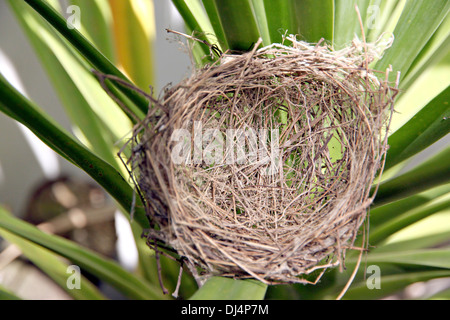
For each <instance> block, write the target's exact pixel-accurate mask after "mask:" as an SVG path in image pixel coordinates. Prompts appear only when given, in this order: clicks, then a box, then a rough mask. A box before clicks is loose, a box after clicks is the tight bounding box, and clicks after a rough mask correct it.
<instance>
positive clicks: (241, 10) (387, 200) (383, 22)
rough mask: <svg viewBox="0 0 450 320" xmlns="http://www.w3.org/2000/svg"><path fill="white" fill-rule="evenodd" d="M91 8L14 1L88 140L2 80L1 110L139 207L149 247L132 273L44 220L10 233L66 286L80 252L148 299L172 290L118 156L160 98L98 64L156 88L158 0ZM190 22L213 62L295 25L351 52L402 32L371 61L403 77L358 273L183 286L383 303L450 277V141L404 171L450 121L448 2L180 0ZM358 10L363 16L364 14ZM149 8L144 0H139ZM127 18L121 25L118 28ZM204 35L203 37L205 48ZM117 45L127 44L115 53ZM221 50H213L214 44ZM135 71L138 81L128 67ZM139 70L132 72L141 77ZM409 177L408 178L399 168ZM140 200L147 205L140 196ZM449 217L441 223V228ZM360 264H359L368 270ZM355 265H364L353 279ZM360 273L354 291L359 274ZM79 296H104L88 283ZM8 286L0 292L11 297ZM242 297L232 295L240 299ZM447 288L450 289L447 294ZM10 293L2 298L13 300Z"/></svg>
mask: <svg viewBox="0 0 450 320" xmlns="http://www.w3.org/2000/svg"><path fill="white" fill-rule="evenodd" d="M69 2H70V3H71V4H73V5H76V6H78V8H81V12H83V14H84V13H86V16H85V17H84V18H83V20H82V22H83V25H82V27H83V28H82V29H81V32H80V31H78V30H76V29H73V28H68V25H67V21H66V19H64V18H63V17H62V16H61V14H60V13H61V12H62V10H61V8H60V7H59V5H58V3H57V1H50V0H47V1H45V0H20V1H17V0H10V1H9V4H10V5H11V7H12V8H13V10H14V12H15V13H16V16H17V18H18V19H19V21H20V22H21V24H22V26H23V28H24V31H25V32H26V33H27V35H28V36H29V39H30V41H31V43H32V44H33V46H34V48H35V49H36V52H37V54H38V55H39V57H40V58H41V61H42V63H43V65H44V66H45V68H46V69H47V71H48V74H49V76H50V78H51V79H52V81H53V83H54V85H55V89H56V91H57V92H58V93H59V95H60V98H61V100H62V102H63V104H64V106H65V107H66V108H67V112H68V115H69V116H70V118H71V120H72V121H73V124H74V126H75V127H76V128H77V132H81V133H82V134H81V135H79V136H78V137H79V140H78V139H76V138H74V137H73V136H72V134H70V133H68V132H66V131H65V130H63V129H61V127H60V126H59V125H58V124H57V123H55V122H54V121H53V120H52V119H50V118H49V116H48V115H46V114H44V113H43V112H42V111H41V110H40V109H39V107H38V106H36V105H35V104H34V103H33V102H32V101H30V100H28V99H27V98H25V97H24V96H22V95H21V94H20V93H18V92H17V90H16V89H14V88H13V87H12V86H11V85H10V84H9V83H8V82H7V81H6V80H5V79H4V78H3V77H0V93H1V94H0V110H1V111H2V112H4V113H5V114H6V115H8V116H10V117H11V118H13V119H15V120H17V121H19V122H20V123H22V124H24V125H25V126H27V127H28V128H29V129H30V130H31V131H33V132H34V133H35V134H36V135H37V136H38V137H39V138H40V139H41V140H42V141H44V142H45V143H46V144H47V145H49V146H50V147H51V148H52V149H53V150H55V151H56V152H57V153H59V154H60V155H61V156H63V157H64V158H65V159H67V160H68V161H70V162H71V163H73V164H74V165H76V166H78V167H79V168H81V169H82V170H84V171H85V172H87V173H88V174H89V175H90V176H91V177H92V178H93V179H94V180H95V181H97V182H98V183H99V184H100V185H101V186H102V187H103V188H104V189H105V190H106V191H107V192H108V193H109V194H110V195H111V196H112V197H113V198H114V199H115V200H116V202H117V204H118V206H119V207H120V208H121V209H122V211H123V212H124V213H130V211H131V208H135V212H134V213H133V220H132V222H131V225H132V229H133V230H134V234H135V240H136V243H137V248H138V250H139V253H140V260H139V261H140V267H141V268H140V271H139V272H137V273H130V272H127V271H125V270H123V269H122V268H121V267H119V266H118V265H117V264H116V263H115V262H113V261H110V260H108V259H105V258H102V257H100V256H99V255H98V254H95V253H93V252H91V251H89V250H87V249H84V248H81V247H79V246H77V245H75V244H73V243H71V242H69V241H67V240H64V239H61V238H59V237H57V236H51V235H48V234H45V233H43V232H41V231H39V230H38V229H36V228H35V227H33V226H31V225H29V224H27V223H25V222H23V221H20V220H19V219H17V218H14V217H13V216H11V215H9V214H8V213H7V212H6V211H5V210H4V209H0V235H1V236H2V237H4V238H5V239H7V240H8V241H10V242H11V243H14V244H16V245H17V246H19V247H20V248H21V250H22V252H23V253H24V254H25V255H26V256H27V257H28V258H29V259H30V260H32V261H33V262H34V263H35V264H36V265H37V266H38V267H39V268H41V269H42V270H43V271H44V272H46V273H47V274H48V275H49V276H50V277H52V278H53V279H54V280H55V281H56V282H57V283H59V284H60V285H61V286H62V287H63V288H65V289H66V288H67V286H66V278H65V277H66V276H67V275H66V274H65V272H66V269H67V264H66V263H64V262H61V261H60V260H58V259H57V256H63V257H66V258H68V259H69V260H70V261H72V263H74V264H77V265H79V266H80V267H81V268H82V269H85V270H87V271H89V272H91V273H93V274H95V275H97V276H98V277H99V278H101V279H103V280H104V281H107V282H109V283H111V284H112V285H113V286H115V287H116V288H117V289H118V290H120V291H121V292H122V293H124V294H125V295H126V296H128V297H131V298H137V299H158V298H167V296H163V295H162V293H161V290H160V288H159V284H158V276H157V273H158V272H157V270H156V269H157V268H156V267H155V263H154V262H155V261H154V257H152V258H149V255H150V254H149V252H148V248H146V247H145V245H144V241H143V240H142V239H140V234H141V232H142V229H145V228H149V224H148V221H147V219H146V217H145V212H144V211H143V209H142V204H141V203H140V202H139V198H136V197H134V191H133V188H132V185H131V183H129V182H127V181H129V179H128V178H127V171H126V168H125V166H124V165H123V164H122V162H121V161H119V159H118V158H117V157H116V156H115V154H116V153H117V151H118V148H119V147H117V146H116V142H117V141H119V140H120V139H121V138H122V137H123V136H124V135H125V134H127V133H129V132H130V130H131V128H132V126H133V124H135V123H136V122H138V121H139V120H140V119H143V117H144V116H145V114H146V112H147V108H148V101H146V100H145V99H144V98H143V95H139V94H136V92H135V91H133V90H130V89H129V88H128V87H125V86H121V85H119V83H118V82H109V81H106V82H105V84H104V85H105V86H106V87H107V89H108V91H110V92H113V93H114V95H115V97H116V100H112V99H111V98H110V97H108V95H107V94H106V93H105V90H104V88H102V86H101V85H100V84H99V82H98V81H97V79H96V78H95V76H94V75H93V73H92V72H91V69H96V70H99V71H100V72H103V73H106V74H111V75H114V76H115V77H118V78H120V79H122V80H124V81H130V82H131V81H133V82H134V83H135V84H136V85H137V86H139V87H141V88H142V90H146V88H147V86H148V85H149V84H153V81H154V80H153V76H152V69H151V68H152V66H151V65H149V64H148V61H149V58H150V57H153V55H152V47H151V45H149V43H151V38H152V32H153V31H152V27H151V26H152V21H153V20H152V19H153V17H152V16H151V2H150V1H146V0H142V1H137V0H134V1H133V0H130V1H128V0H127V1H125V0H111V1H109V2H107V1H106V0H94V1H92V0H90V1H86V0H84V1H83V0H71V1H69ZM172 2H173V4H174V5H175V6H176V8H177V9H178V11H179V12H180V13H181V15H182V17H183V18H184V21H185V23H186V30H187V32H186V33H187V34H192V35H193V36H195V37H196V38H198V39H199V40H200V42H197V43H194V44H193V46H192V52H193V57H194V58H195V62H196V64H197V65H198V66H202V65H204V64H206V63H208V62H210V60H211V59H214V55H211V45H212V44H214V45H215V46H216V47H217V48H218V49H219V50H220V51H222V52H225V51H227V50H232V51H233V52H241V51H246V50H249V49H250V48H252V45H253V44H254V43H255V42H257V40H258V38H262V41H263V44H265V45H269V44H271V43H275V42H281V41H282V39H283V38H282V36H283V34H284V33H285V32H289V33H293V34H298V35H299V37H300V38H301V39H302V40H305V41H308V42H311V43H316V42H318V41H320V40H321V39H322V38H323V39H324V40H325V41H327V42H328V43H329V44H331V45H333V46H334V47H335V48H340V47H342V46H344V45H346V44H347V43H349V42H350V41H352V39H353V37H354V35H355V34H356V35H357V36H358V37H360V38H362V37H363V36H364V37H365V38H366V40H367V41H374V40H376V39H378V38H379V37H380V36H383V34H385V33H386V34H390V33H392V34H393V35H394V37H395V41H394V43H393V45H392V47H391V48H389V49H388V50H387V52H386V53H385V54H384V56H383V57H382V58H381V59H380V60H378V61H374V62H373V65H372V67H373V68H374V69H377V70H386V69H387V68H389V67H390V66H392V69H393V70H394V71H400V72H401V78H400V89H401V92H400V94H399V95H398V96H397V99H396V103H395V109H396V113H395V115H394V117H393V122H392V126H391V132H390V133H389V140H388V141H389V145H390V149H389V151H388V154H387V158H386V164H385V171H384V173H383V175H382V177H381V179H382V183H381V184H380V186H379V189H378V192H377V197H376V199H375V202H374V204H373V206H372V208H371V212H370V234H369V243H370V248H371V250H370V252H369V253H367V254H366V255H365V256H364V259H363V263H362V264H360V259H358V256H357V255H356V254H349V255H348V256H347V259H346V271H341V272H340V271H339V270H337V269H333V270H329V271H327V273H326V274H325V275H324V276H323V277H322V280H321V282H320V283H319V284H318V285H316V286H296V285H289V286H287V285H285V286H271V287H268V288H267V286H266V285H263V284H261V283H259V282H257V281H252V280H250V281H236V280H232V279H226V278H212V279H210V280H209V281H208V282H207V283H206V284H205V285H204V286H203V287H202V288H201V289H200V290H197V291H196V287H195V285H194V284H193V282H192V279H190V278H185V279H183V281H182V286H181V290H182V291H181V292H182V296H184V297H191V296H192V293H193V292H195V291H196V292H195V294H194V295H193V296H192V298H197V299H202V298H212V299H214V298H229V299H233V298H234V299H239V298H246V299H248V298H255V299H261V298H263V297H264V296H265V295H266V296H267V297H269V298H286V299H295V298H310V299H323V298H336V297H338V296H339V297H340V296H341V295H340V293H341V292H343V290H344V291H345V292H346V294H345V295H344V297H345V298H381V297H384V296H386V295H388V294H391V293H393V292H395V291H397V290H400V289H402V288H405V287H406V286H407V285H409V284H411V283H414V282H417V281H426V280H429V279H435V278H440V277H450V250H449V248H448V247H446V246H445V245H442V244H445V243H446V242H447V241H448V240H449V237H448V234H449V231H450V230H449V229H448V226H449V225H450V224H448V207H449V201H450V200H449V194H450V184H449V182H450V162H449V161H448V159H449V158H450V155H449V152H450V151H449V149H448V148H445V149H444V150H442V151H440V152H439V153H437V154H435V155H433V156H431V157H429V158H428V159H426V160H425V161H423V162H422V163H420V164H419V165H417V166H416V167H414V168H412V169H409V170H407V171H406V172H402V171H401V170H402V169H403V168H404V167H405V166H406V165H407V164H408V161H409V160H410V159H411V158H412V157H413V156H414V155H416V154H418V153H419V152H420V151H422V150H425V149H426V148H427V147H429V146H431V145H432V144H433V143H435V142H436V141H438V140H439V139H441V138H442V137H444V136H445V135H446V134H447V133H448V132H449V129H450V125H449V121H448V116H449V113H450V108H449V106H448V100H449V88H448V85H449V82H450V79H449V77H448V66H449V63H450V60H449V54H448V52H449V50H448V49H449V46H450V19H449V17H448V11H449V9H450V3H449V2H448V1H446V0H434V1H426V0H418V1H411V0H410V1H406V0H385V1H377V0H355V1H346V0H341V1H339V0H323V1H313V0H280V1H275V0H203V1H200V0H173V1H172ZM355 4H356V5H357V7H358V8H359V12H360V16H361V20H362V28H361V21H360V20H359V17H358V15H357V14H356V11H355ZM139 5H141V6H139ZM112 17H114V21H115V26H116V27H115V28H114V27H113V24H112ZM201 41H204V43H202V42H201ZM114 43H115V44H116V45H117V46H118V47H117V48H118V49H116V48H115V47H114ZM205 43H207V44H209V45H207V44H205ZM117 66H119V67H117ZM120 70H125V71H126V74H127V76H125V75H124V72H122V71H120ZM129 78H130V79H131V80H129ZM399 172H400V173H399ZM135 201H136V203H135ZM437 226H439V227H437ZM161 263H163V264H164V267H165V268H163V274H164V276H165V278H166V279H165V281H166V282H169V284H170V285H172V287H173V288H172V289H174V286H175V283H176V282H177V278H178V268H177V266H176V264H174V263H172V262H171V261H161ZM355 266H359V268H355ZM367 266H376V267H378V268H379V270H381V278H380V283H381V289H373V290H371V289H370V288H369V287H370V286H369V287H368V286H367V281H366V276H367V275H366V271H370V269H367V268H366V267H367ZM353 270H358V272H355V273H354V274H352V272H353ZM349 279H351V280H353V282H352V285H351V286H350V287H347V286H346V284H347V283H348V280H349ZM83 283H86V284H88V285H86V286H83V287H82V290H81V291H73V290H68V292H69V293H70V294H73V296H74V298H85V299H86V298H87V299H96V298H104V297H103V296H102V294H101V293H100V292H99V291H98V289H97V288H95V286H93V285H89V281H88V280H87V279H83ZM1 292H2V289H1V288H0V293H1ZM227 293H229V295H227ZM442 295H447V296H448V292H444V293H442ZM0 296H1V295H0Z"/></svg>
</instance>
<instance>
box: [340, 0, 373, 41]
mask: <svg viewBox="0 0 450 320" xmlns="http://www.w3.org/2000/svg"><path fill="white" fill-rule="evenodd" d="M334 3H335V16H334V41H333V43H334V45H335V47H336V48H340V47H342V46H344V45H348V44H349V43H350V42H351V41H352V40H353V38H354V37H355V35H356V36H358V37H359V38H360V39H361V37H362V34H361V26H360V23H359V19H358V15H357V12H356V9H355V5H357V6H358V10H359V11H360V13H361V18H362V19H364V18H365V16H366V12H367V8H368V7H369V3H370V0H356V1H349V0H335V2H334ZM363 23H365V25H364V31H365V32H366V31H367V29H368V28H369V27H370V26H371V25H370V24H371V23H373V22H372V21H363Z"/></svg>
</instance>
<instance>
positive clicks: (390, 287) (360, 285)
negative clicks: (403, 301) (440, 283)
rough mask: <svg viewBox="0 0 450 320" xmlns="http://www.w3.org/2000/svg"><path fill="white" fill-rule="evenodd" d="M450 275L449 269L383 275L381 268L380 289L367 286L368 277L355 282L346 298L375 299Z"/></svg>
mask: <svg viewBox="0 0 450 320" xmlns="http://www.w3.org/2000/svg"><path fill="white" fill-rule="evenodd" d="M449 276H450V271H448V270H444V271H441V270H436V271H422V272H408V273H403V274H393V275H383V269H381V278H380V286H381V287H380V289H376V288H374V289H372V290H370V289H369V288H368V286H367V282H368V281H367V279H366V280H361V281H358V282H355V283H354V284H353V285H352V286H351V287H350V289H349V290H348V291H347V292H346V293H345V295H344V300H374V299H380V298H384V297H386V296H388V295H390V294H394V293H396V292H398V291H401V290H402V289H404V288H406V287H407V286H408V285H410V284H413V283H416V282H422V281H428V280H431V279H438V278H446V277H449ZM369 282H370V280H369Z"/></svg>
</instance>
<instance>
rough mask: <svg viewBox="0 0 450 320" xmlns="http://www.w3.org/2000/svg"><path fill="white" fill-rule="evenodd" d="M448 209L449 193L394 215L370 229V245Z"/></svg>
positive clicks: (449, 205) (449, 202)
mask: <svg viewBox="0 0 450 320" xmlns="http://www.w3.org/2000/svg"><path fill="white" fill-rule="evenodd" d="M449 207H450V193H447V194H444V195H443V196H441V197H439V198H437V199H433V200H432V201H430V202H428V203H426V204H424V205H421V206H419V207H417V208H414V209H412V210H410V211H407V212H405V213H403V214H401V215H396V216H394V217H392V218H391V219H389V220H388V221H387V222H385V223H384V224H381V225H379V226H377V227H375V228H374V227H371V229H370V235H369V239H370V244H371V245H376V244H377V243H379V242H380V241H382V240H384V239H386V238H387V237H389V236H390V235H392V234H393V233H395V232H397V231H399V230H401V229H404V228H406V227H407V226H410V225H411V224H413V223H416V222H417V221H420V220H422V219H424V218H426V217H428V216H430V215H432V214H434V213H436V212H439V211H441V210H444V209H446V208H449Z"/></svg>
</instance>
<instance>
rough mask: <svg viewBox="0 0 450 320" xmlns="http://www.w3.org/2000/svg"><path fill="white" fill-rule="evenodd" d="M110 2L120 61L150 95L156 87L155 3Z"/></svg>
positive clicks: (132, 77)
mask: <svg viewBox="0 0 450 320" xmlns="http://www.w3.org/2000/svg"><path fill="white" fill-rule="evenodd" d="M102 1H103V2H104V1H105V0H102ZM109 3H110V6H111V10H112V13H113V17H114V40H115V45H116V51H117V58H118V60H117V61H118V62H119V65H121V66H122V67H123V68H124V70H125V71H126V73H127V74H128V76H129V77H130V78H131V79H132V80H133V82H134V83H135V84H136V85H137V86H138V87H140V88H141V89H143V90H144V91H146V92H149V86H150V85H152V86H155V79H154V66H153V62H154V60H155V59H154V58H155V54H154V50H153V42H154V41H155V37H156V30H155V29H156V26H155V17H154V8H153V2H152V1H140V2H136V1H123V0H110V1H109ZM110 31H111V29H110Z"/></svg>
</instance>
